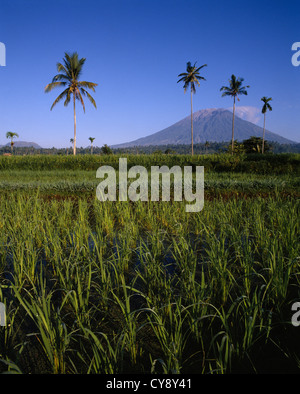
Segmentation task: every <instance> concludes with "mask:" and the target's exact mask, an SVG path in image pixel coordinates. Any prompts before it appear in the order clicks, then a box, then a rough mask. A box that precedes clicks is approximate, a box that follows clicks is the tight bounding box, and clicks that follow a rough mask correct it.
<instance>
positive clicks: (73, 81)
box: [45, 52, 98, 155]
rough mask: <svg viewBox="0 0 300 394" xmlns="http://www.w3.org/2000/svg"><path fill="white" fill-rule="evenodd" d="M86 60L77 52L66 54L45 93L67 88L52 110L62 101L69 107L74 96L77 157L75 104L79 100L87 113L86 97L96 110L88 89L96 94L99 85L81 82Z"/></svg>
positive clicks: (74, 148) (74, 147)
mask: <svg viewBox="0 0 300 394" xmlns="http://www.w3.org/2000/svg"><path fill="white" fill-rule="evenodd" d="M85 61H86V59H85V58H81V59H79V58H78V54H77V52H74V53H72V54H68V53H65V57H64V58H63V63H64V64H62V63H57V65H56V68H57V71H58V72H59V74H57V75H55V76H54V77H53V79H52V82H51V83H49V84H48V85H47V86H46V87H45V93H48V92H50V91H51V90H52V89H54V88H57V87H61V86H62V87H65V86H67V88H66V89H65V90H64V91H63V92H62V93H61V94H60V95H59V96H58V97H57V98H56V100H55V101H54V103H53V104H52V107H51V110H52V109H53V107H54V106H55V105H56V104H57V103H58V102H59V101H60V100H62V99H64V100H65V101H64V105H65V106H67V105H68V104H69V102H70V101H71V98H72V95H73V108H74V144H73V154H74V155H76V109H75V102H76V100H79V101H80V102H81V104H82V107H83V111H84V112H85V105H84V101H83V98H82V96H86V97H87V98H88V99H89V100H90V102H91V103H92V104H93V105H94V107H95V108H97V106H96V102H95V100H94V99H93V97H92V96H91V95H90V94H89V93H88V91H87V90H86V88H88V89H91V90H92V91H93V92H95V87H96V86H97V85H98V84H97V83H93V82H87V81H79V80H78V78H79V77H80V75H81V72H82V67H83V65H84V63H85Z"/></svg>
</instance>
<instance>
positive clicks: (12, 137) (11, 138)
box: [6, 131, 19, 153]
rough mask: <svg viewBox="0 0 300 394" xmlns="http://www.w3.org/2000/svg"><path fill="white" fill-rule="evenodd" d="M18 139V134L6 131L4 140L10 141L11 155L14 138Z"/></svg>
mask: <svg viewBox="0 0 300 394" xmlns="http://www.w3.org/2000/svg"><path fill="white" fill-rule="evenodd" d="M15 137H16V138H19V134H18V133H13V132H12V131H8V132H7V133H6V138H9V139H10V149H11V153H13V146H14V141H13V139H14V138H15Z"/></svg>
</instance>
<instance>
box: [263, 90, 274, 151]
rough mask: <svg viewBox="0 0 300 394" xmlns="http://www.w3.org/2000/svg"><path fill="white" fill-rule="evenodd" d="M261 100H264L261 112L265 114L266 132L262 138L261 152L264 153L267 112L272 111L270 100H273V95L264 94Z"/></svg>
mask: <svg viewBox="0 0 300 394" xmlns="http://www.w3.org/2000/svg"><path fill="white" fill-rule="evenodd" d="M261 101H263V103H264V105H263V107H262V110H261V112H262V113H263V114H264V133H263V140H262V148H261V153H264V151H265V130H266V113H267V111H268V110H269V111H272V109H273V108H272V107H271V105H270V104H269V101H272V97H269V98H268V97H266V96H264V97H263V98H262V99H261Z"/></svg>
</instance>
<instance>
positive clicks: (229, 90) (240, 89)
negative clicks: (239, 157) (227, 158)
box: [220, 74, 250, 155]
mask: <svg viewBox="0 0 300 394" xmlns="http://www.w3.org/2000/svg"><path fill="white" fill-rule="evenodd" d="M243 82H244V78H236V76H235V75H234V74H232V75H231V79H230V80H229V86H222V87H221V89H220V90H221V92H222V91H223V93H222V97H226V96H229V97H233V115H232V137H231V154H232V155H233V153H234V115H235V100H236V99H237V100H239V98H238V96H239V95H241V94H243V95H247V94H248V92H247V89H248V88H250V86H243Z"/></svg>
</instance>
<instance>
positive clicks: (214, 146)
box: [0, 139, 300, 156]
mask: <svg viewBox="0 0 300 394" xmlns="http://www.w3.org/2000/svg"><path fill="white" fill-rule="evenodd" d="M249 140H250V139H249ZM258 140H259V139H258ZM243 143H244V141H243V142H240V143H239V142H237V141H235V147H236V150H237V152H236V153H243V152H245V153H247V154H248V153H259V152H257V151H256V149H255V146H254V148H253V147H251V148H250V149H251V150H252V151H251V150H250V151H249V150H248V151H247V149H246V150H245V149H244V144H243ZM266 143H267V146H269V150H268V152H269V153H274V154H277V153H300V143H297V144H279V143H278V142H272V143H270V142H267V141H266ZM258 146H260V145H259V144H258ZM228 147H229V143H228V142H206V143H203V144H194V154H196V155H201V154H216V153H226V152H228ZM190 149H191V148H190V146H189V145H175V144H174V145H173V144H170V145H150V146H135V147H129V148H118V149H116V148H110V147H108V146H107V145H104V146H102V147H98V146H95V147H93V154H94V155H104V154H112V153H113V154H153V153H155V154H179V155H188V154H190ZM5 153H6V154H10V153H11V148H10V147H9V146H3V147H1V148H0V155H3V154H5ZM76 153H77V154H79V155H89V154H91V148H90V147H85V148H83V147H77V149H76ZM13 154H14V155H21V156H22V155H72V154H73V151H72V149H71V148H55V147H53V148H40V149H37V148H34V147H14V151H13Z"/></svg>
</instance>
